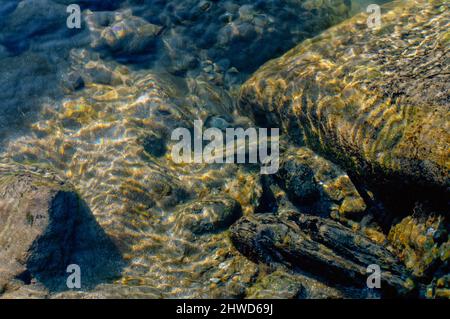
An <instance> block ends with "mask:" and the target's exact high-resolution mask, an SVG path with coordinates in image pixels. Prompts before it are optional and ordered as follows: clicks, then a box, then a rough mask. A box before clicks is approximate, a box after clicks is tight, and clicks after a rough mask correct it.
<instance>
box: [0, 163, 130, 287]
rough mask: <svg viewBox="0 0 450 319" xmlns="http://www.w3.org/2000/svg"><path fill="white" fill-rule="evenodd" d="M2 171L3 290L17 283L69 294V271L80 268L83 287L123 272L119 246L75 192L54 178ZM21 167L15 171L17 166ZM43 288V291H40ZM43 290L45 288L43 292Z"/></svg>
mask: <svg viewBox="0 0 450 319" xmlns="http://www.w3.org/2000/svg"><path fill="white" fill-rule="evenodd" d="M3 169H4V167H3V166H2V167H0V247H1V248H0V264H1V265H2V267H1V268H2V269H1V270H0V286H3V287H4V290H11V289H12V290H17V289H20V285H19V286H17V284H11V280H14V279H18V280H20V281H22V284H25V285H29V284H34V283H36V282H35V281H36V280H37V281H38V282H39V283H40V284H43V287H44V286H45V288H47V289H49V290H50V291H58V290H66V289H67V286H66V277H67V276H66V268H67V267H68V266H69V265H70V264H77V265H78V266H80V268H81V270H82V287H84V288H88V287H92V286H94V285H96V284H98V283H100V282H102V281H104V280H106V281H107V280H110V279H112V278H113V277H114V276H117V275H118V274H120V269H121V267H122V266H123V262H122V259H121V255H120V253H119V252H118V250H117V248H116V246H115V245H114V244H113V243H112V241H111V240H110V239H109V238H108V236H107V235H106V234H105V233H104V232H103V230H102V229H101V228H100V227H99V226H98V224H97V223H96V222H95V219H93V217H92V215H90V212H89V210H88V209H87V207H86V206H84V204H83V202H82V200H81V199H80V198H79V197H78V195H77V194H76V193H75V192H74V191H73V190H72V188H71V187H70V186H69V185H67V184H65V183H64V182H62V181H60V180H59V179H58V178H56V177H55V176H52V175H48V176H43V175H41V174H37V173H36V172H26V171H22V172H18V171H16V172H14V171H12V170H10V169H14V168H11V167H8V168H7V169H8V171H3ZM16 169H17V167H16ZM38 290H39V289H38ZM40 290H42V289H40Z"/></svg>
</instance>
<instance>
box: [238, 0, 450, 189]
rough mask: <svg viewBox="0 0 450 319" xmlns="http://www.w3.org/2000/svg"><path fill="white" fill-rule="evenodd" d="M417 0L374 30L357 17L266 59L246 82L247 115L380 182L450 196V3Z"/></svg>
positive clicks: (243, 97)
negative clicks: (429, 188)
mask: <svg viewBox="0 0 450 319" xmlns="http://www.w3.org/2000/svg"><path fill="white" fill-rule="evenodd" d="M420 3H421V5H416V4H415V2H404V3H401V4H400V5H398V6H397V7H394V8H392V9H391V10H390V11H388V12H387V13H386V14H385V15H383V17H382V20H383V23H382V26H381V27H380V29H378V30H373V31H372V30H371V29H369V28H368V27H367V24H366V17H367V15H358V16H356V17H354V18H352V19H349V20H348V21H346V22H344V23H343V24H340V25H338V26H336V27H334V28H331V29H330V30H328V31H326V32H324V33H323V34H321V35H320V36H319V37H317V38H314V39H313V40H310V41H305V42H304V43H302V44H300V45H299V46H297V47H296V48H294V49H293V50H291V51H289V52H288V53H286V54H285V55H284V56H282V57H281V58H279V59H275V60H272V61H270V62H268V63H267V64H265V65H264V66H263V67H262V68H261V69H259V70H258V72H256V73H255V74H254V75H253V76H252V77H251V78H250V79H249V80H248V81H247V82H246V84H245V85H244V86H243V87H242V90H241V93H240V108H241V110H242V112H243V114H247V115H248V114H253V116H254V117H255V119H257V120H259V121H260V123H261V124H263V125H277V126H280V127H282V128H283V130H284V131H285V132H286V133H287V134H289V135H290V136H291V137H292V138H293V139H294V140H295V141H296V142H298V143H306V144H307V145H309V146H310V147H311V148H312V149H313V150H316V151H319V152H322V153H323V154H326V155H327V156H328V158H330V159H332V160H333V161H335V162H337V163H339V164H340V165H341V166H342V167H344V168H345V169H347V170H349V171H350V172H352V173H353V174H355V175H358V176H360V178H361V179H363V180H364V179H366V180H368V181H370V182H373V184H375V185H377V186H379V187H383V186H382V185H386V184H388V183H389V182H393V183H391V185H390V187H391V188H390V189H392V187H395V186H393V184H395V185H397V187H398V189H401V187H402V186H403V187H408V186H409V188H410V189H411V188H414V187H418V188H420V187H426V186H428V187H431V188H433V189H435V188H438V189H440V190H441V192H442V191H444V192H446V191H447V189H448V187H449V178H448V170H449V153H448V145H449V142H450V137H449V134H448V132H449V129H448V125H449V121H448V114H449V105H450V104H449V96H448V92H449V91H450V90H449V89H450V87H449V77H448V68H449V65H448V57H449V55H448V54H449V53H448V27H447V24H448V19H449V16H448V15H449V8H448V3H446V2H445V1H420ZM387 9H388V10H389V8H387ZM419 17H420V18H419ZM425 92H427V93H425ZM399 186H400V187H399ZM431 193H432V192H431ZM418 194H420V191H419V192H418ZM418 196H420V195H418Z"/></svg>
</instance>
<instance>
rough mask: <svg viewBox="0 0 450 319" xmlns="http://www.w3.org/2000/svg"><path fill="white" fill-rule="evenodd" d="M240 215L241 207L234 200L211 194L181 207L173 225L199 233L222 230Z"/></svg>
mask: <svg viewBox="0 0 450 319" xmlns="http://www.w3.org/2000/svg"><path fill="white" fill-rule="evenodd" d="M241 216H242V211H241V207H240V205H239V204H238V203H237V202H236V201H235V200H233V199H231V198H227V197H218V196H215V197H214V196H213V197H210V198H205V199H202V200H200V201H196V202H194V203H191V204H188V205H187V206H186V207H183V208H182V209H181V210H180V211H179V212H178V213H177V217H176V218H177V221H176V226H175V227H176V228H177V229H179V230H183V229H187V230H189V231H190V232H192V233H193V234H196V235H201V234H205V233H210V232H216V231H219V230H223V229H225V228H226V227H228V226H230V225H231V224H232V223H234V222H235V221H236V220H237V219H239V217H241Z"/></svg>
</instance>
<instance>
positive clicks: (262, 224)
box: [231, 214, 412, 295]
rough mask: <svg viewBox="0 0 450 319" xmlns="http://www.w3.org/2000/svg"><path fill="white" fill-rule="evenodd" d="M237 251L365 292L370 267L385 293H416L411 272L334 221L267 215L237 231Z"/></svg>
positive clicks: (239, 226)
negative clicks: (378, 275)
mask: <svg viewBox="0 0 450 319" xmlns="http://www.w3.org/2000/svg"><path fill="white" fill-rule="evenodd" d="M231 240H232V242H233V243H234V245H235V246H236V248H237V249H238V250H239V251H240V252H241V253H242V254H243V255H245V256H247V257H248V258H250V259H251V260H253V261H254V262H263V263H266V264H269V265H276V264H284V265H286V266H288V267H290V268H292V269H295V270H299V271H302V272H306V273H309V274H311V275H313V276H318V277H320V278H322V279H324V280H325V281H327V282H329V283H334V284H339V285H344V286H354V287H360V288H365V287H367V286H366V283H367V278H368V276H369V275H370V273H368V272H367V268H368V266H369V265H374V264H375V265H378V266H379V267H380V270H381V291H383V292H384V293H387V294H389V295H391V294H395V295H396V294H399V295H404V294H406V293H408V292H410V291H411V290H412V287H411V280H408V279H407V276H408V274H407V271H406V269H405V268H404V267H403V266H402V265H401V264H400V262H399V261H398V260H397V259H396V257H395V256H394V255H393V254H391V253H390V252H389V251H388V250H387V249H386V248H384V247H383V246H381V245H378V244H376V243H374V242H372V241H371V240H370V239H369V238H367V237H365V236H364V235H362V234H360V233H356V232H354V231H352V230H351V229H349V228H347V227H345V226H343V225H341V224H339V223H337V222H335V221H332V220H329V219H324V218H321V217H315V216H309V215H304V214H299V215H295V216H294V217H292V218H289V219H288V218H280V217H278V216H276V215H271V214H270V215H269V214H261V215H253V216H247V217H244V218H242V219H240V220H239V221H238V222H237V223H236V224H235V225H233V227H232V228H231Z"/></svg>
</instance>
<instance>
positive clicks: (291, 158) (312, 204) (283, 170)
mask: <svg viewBox="0 0 450 319" xmlns="http://www.w3.org/2000/svg"><path fill="white" fill-rule="evenodd" d="M277 178H278V180H279V183H280V185H281V186H282V187H283V188H284V189H285V191H286V193H287V195H288V197H289V198H290V200H291V201H293V203H294V204H296V205H298V206H299V207H301V208H302V211H303V212H308V213H312V214H317V213H318V214H321V215H323V216H330V214H332V215H333V217H337V218H339V219H346V218H350V219H360V218H361V217H362V215H363V213H364V211H365V209H366V204H365V203H364V200H363V199H362V197H361V195H360V194H359V193H358V191H357V189H356V187H355V185H354V184H353V183H352V181H351V180H350V178H349V177H348V175H347V174H346V173H345V172H343V171H342V170H341V169H340V168H339V167H338V166H337V165H335V164H333V163H332V162H330V161H328V160H326V159H324V158H323V157H321V156H319V155H317V154H315V153H314V152H312V151H311V150H310V149H308V148H306V147H300V148H291V149H289V150H288V151H286V152H285V153H284V154H283V155H282V158H281V161H280V170H279V172H278V173H277Z"/></svg>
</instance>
